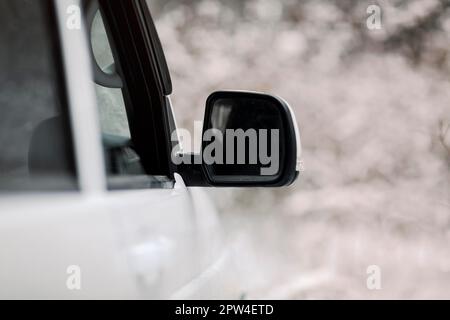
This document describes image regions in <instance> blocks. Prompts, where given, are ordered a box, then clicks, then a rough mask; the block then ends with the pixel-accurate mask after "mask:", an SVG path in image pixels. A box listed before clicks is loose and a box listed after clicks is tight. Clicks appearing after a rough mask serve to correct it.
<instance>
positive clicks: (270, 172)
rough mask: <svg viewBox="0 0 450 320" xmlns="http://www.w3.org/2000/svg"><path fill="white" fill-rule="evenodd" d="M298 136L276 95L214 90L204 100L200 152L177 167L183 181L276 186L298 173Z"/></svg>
mask: <svg viewBox="0 0 450 320" xmlns="http://www.w3.org/2000/svg"><path fill="white" fill-rule="evenodd" d="M300 152H301V144H300V136H299V131H298V128H297V123H296V120H295V115H294V114H293V112H292V110H291V108H290V107H289V105H288V104H287V102H285V101H284V100H283V99H281V98H278V97H276V96H272V95H268V94H264V93H256V92H244V91H219V92H215V93H213V94H211V95H210V96H209V98H208V99H207V102H206V112H205V120H204V127H203V142H202V150H201V154H197V155H190V156H187V155H183V157H184V158H185V159H186V158H187V159H190V161H188V163H190V164H182V165H181V166H180V167H179V171H180V173H181V175H182V176H183V178H184V180H185V182H186V185H187V186H213V187H282V186H288V185H291V184H292V183H293V182H294V181H295V180H296V179H297V177H298V175H299V172H298V170H299V155H300Z"/></svg>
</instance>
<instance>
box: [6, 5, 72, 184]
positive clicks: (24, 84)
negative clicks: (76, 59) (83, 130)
mask: <svg viewBox="0 0 450 320" xmlns="http://www.w3.org/2000/svg"><path fill="white" fill-rule="evenodd" d="M50 13H51V7H50V1H45V0H0V192H5V191H20V190H31V191H43V190H55V191H56V190H72V189H76V187H77V186H76V172H75V164H74V157H73V149H72V140H71V131H70V126H69V121H68V110H67V103H66V101H65V95H64V92H63V91H62V90H61V87H60V85H61V83H62V80H61V79H63V78H62V75H61V72H62V70H61V68H60V66H61V64H60V63H59V61H60V60H59V54H58V53H57V51H56V50H55V48H57V46H56V44H55V41H56V38H57V37H56V35H55V30H57V29H56V28H55V25H51V22H50V21H52V20H51V14H50Z"/></svg>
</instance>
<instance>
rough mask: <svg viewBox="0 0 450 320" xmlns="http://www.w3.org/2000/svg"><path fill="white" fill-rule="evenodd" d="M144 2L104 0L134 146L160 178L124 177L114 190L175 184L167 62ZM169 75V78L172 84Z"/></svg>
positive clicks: (101, 1)
mask: <svg viewBox="0 0 450 320" xmlns="http://www.w3.org/2000/svg"><path fill="white" fill-rule="evenodd" d="M143 3H144V6H143V5H142V1H140V0H127V1H123V0H99V5H100V10H101V12H102V16H103V19H104V23H105V24H107V25H108V29H109V31H110V34H109V35H108V36H109V37H111V41H110V42H112V43H111V45H112V49H113V53H114V55H115V56H117V59H116V60H117V61H116V70H117V72H118V73H119V74H120V75H121V77H122V78H123V83H124V87H123V89H122V92H123V96H124V100H125V106H126V109H127V115H128V122H129V127H130V132H131V136H132V140H133V146H134V148H135V150H136V152H137V153H138V155H139V156H140V158H141V162H142V165H143V167H144V170H145V172H146V174H147V175H148V177H149V178H152V177H155V178H156V179H150V181H148V180H145V179H142V177H140V178H139V177H137V178H136V177H134V178H133V177H122V178H121V179H120V183H119V184H118V185H117V184H116V185H114V184H113V185H109V189H113V190H115V189H120V190H123V189H146V188H165V189H166V188H173V186H174V172H175V169H174V167H173V165H172V164H171V161H170V159H171V157H170V154H171V148H172V145H171V143H170V125H169V121H168V119H169V115H168V113H167V105H166V103H167V101H166V94H165V93H166V92H168V91H167V89H168V87H165V85H164V84H163V82H162V80H161V73H160V72H161V67H162V68H164V65H163V64H161V63H160V60H158V59H157V58H156V57H157V54H156V53H155V51H154V47H153V44H152V40H151V39H152V37H151V35H150V33H149V29H148V16H149V12H148V8H147V6H146V4H145V2H143ZM146 11H147V12H146ZM146 17H147V19H146ZM153 37H154V36H153ZM153 39H154V38H153ZM153 41H154V40H153ZM158 41H159V39H158ZM166 68H167V67H166ZM168 79H170V78H168ZM167 81H168V80H167V78H166V82H165V83H166V85H167V83H168V82H167ZM170 88H171V85H170ZM149 182H151V183H149Z"/></svg>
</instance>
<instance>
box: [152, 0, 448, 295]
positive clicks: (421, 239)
mask: <svg viewBox="0 0 450 320" xmlns="http://www.w3.org/2000/svg"><path fill="white" fill-rule="evenodd" d="M148 2H149V4H150V7H151V8H152V14H153V16H154V18H155V19H156V24H157V28H158V31H159V32H160V37H161V40H162V42H163V45H164V48H165V50H166V54H167V58H168V62H169V66H170V68H171V71H172V76H173V82H174V96H173V102H174V106H175V112H176V115H177V117H178V122H179V125H180V126H181V127H184V128H188V129H190V130H193V121H194V120H202V118H203V111H204V105H205V101H206V98H207V96H208V95H209V94H210V93H212V92H213V91H215V90H219V89H240V90H244V89H247V90H257V91H265V92H268V93H273V94H276V95H279V96H282V97H284V98H285V99H286V100H287V101H289V102H290V104H291V105H292V106H293V108H294V110H295V113H296V115H297V120H298V123H299V126H300V130H301V133H302V142H303V148H304V150H303V160H304V172H303V173H302V175H301V177H300V179H299V180H298V182H297V183H296V184H295V185H294V186H293V187H290V188H286V189H280V190H247V191H245V190H211V191H209V192H210V193H211V194H212V197H213V198H214V199H215V200H216V203H217V204H218V206H219V208H220V210H221V212H222V216H223V218H224V219H225V221H227V226H228V227H229V230H230V231H231V230H234V232H232V233H231V232H230V233H229V234H228V236H229V238H230V241H231V242H232V243H233V244H234V246H235V248H236V249H238V252H240V253H239V257H238V258H237V263H238V264H239V265H240V266H241V267H242V268H243V279H245V282H246V283H245V285H246V286H247V288H248V291H247V295H246V297H247V298H275V299H278V298H291V299H309V298H338V299H342V298H357V299H358V298H369V299H370V298H387V299H390V298H409V299H416V298H447V299H450V191H449V190H450V188H449V183H450V170H449V169H450V130H449V123H450V3H449V1H438V0H416V1H412V0H411V1H405V0H397V1H394V0H390V1H388V0H386V1H381V0H380V1H356V0H335V1H317V0H311V1H295V0H282V1H279V0H278V1H276V0H248V1H240V0H222V1H219V0H204V1H194V0H148ZM369 5H378V6H379V7H380V8H381V10H382V20H381V27H382V28H381V29H380V30H369V29H368V28H367V25H366V21H367V19H368V17H369V16H370V14H368V13H367V8H368V6H369ZM236 230H237V231H236ZM371 265H377V266H379V267H380V269H381V276H382V278H381V285H382V288H381V290H373V291H372V290H369V289H368V288H367V286H366V280H367V278H368V275H367V273H366V271H367V268H368V267H369V266H371Z"/></svg>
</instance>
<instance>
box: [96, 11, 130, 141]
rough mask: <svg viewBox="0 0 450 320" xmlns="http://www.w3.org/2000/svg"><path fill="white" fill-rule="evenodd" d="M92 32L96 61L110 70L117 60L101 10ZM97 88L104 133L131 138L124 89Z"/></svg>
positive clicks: (101, 67) (103, 68)
mask: <svg viewBox="0 0 450 320" xmlns="http://www.w3.org/2000/svg"><path fill="white" fill-rule="evenodd" d="M91 33H92V35H91V39H92V41H91V42H92V51H93V54H94V58H95V63H97V64H98V66H99V67H100V69H102V70H103V71H104V72H108V70H109V68H112V67H113V66H114V65H115V62H114V57H113V53H112V49H111V45H110V44H109V39H108V36H107V34H106V29H105V24H104V22H103V18H102V15H101V14H100V11H97V13H96V15H95V18H94V21H93V24H92V30H91ZM95 89H96V93H97V104H98V107H99V112H100V125H101V129H102V133H104V134H109V135H116V136H121V137H127V138H131V134H130V128H129V125H128V119H127V112H126V109H125V102H124V99H123V94H122V89H120V88H107V87H104V86H101V85H98V84H96V86H95Z"/></svg>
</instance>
